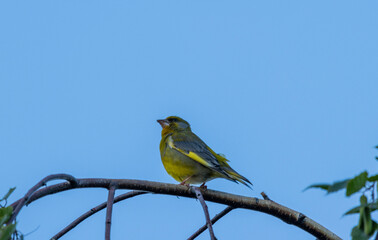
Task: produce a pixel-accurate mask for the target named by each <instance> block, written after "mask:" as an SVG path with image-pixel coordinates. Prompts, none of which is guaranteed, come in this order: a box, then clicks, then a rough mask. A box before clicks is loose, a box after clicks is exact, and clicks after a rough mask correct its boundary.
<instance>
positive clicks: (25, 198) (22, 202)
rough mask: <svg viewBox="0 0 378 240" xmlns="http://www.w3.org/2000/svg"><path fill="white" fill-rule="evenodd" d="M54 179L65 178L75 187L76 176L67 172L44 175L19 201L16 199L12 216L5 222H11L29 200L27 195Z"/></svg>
mask: <svg viewBox="0 0 378 240" xmlns="http://www.w3.org/2000/svg"><path fill="white" fill-rule="evenodd" d="M56 179H63V180H67V181H69V184H70V185H71V186H72V187H76V185H77V180H76V178H74V177H73V176H71V175H68V174H63V173H62V174H52V175H49V176H47V177H45V178H44V179H42V180H41V181H39V182H38V183H37V184H36V185H34V186H33V187H32V188H31V189H30V190H29V191H28V192H27V193H26V194H25V196H24V197H23V198H21V199H20V200H19V201H18V204H17V206H16V208H15V210H14V211H13V214H12V217H11V218H10V219H9V220H8V222H7V224H9V223H11V222H13V221H14V220H15V219H16V217H17V215H18V213H19V212H20V211H21V208H22V207H23V206H24V205H25V203H27V201H28V200H29V197H30V196H31V195H32V194H33V193H34V192H35V191H37V190H38V188H40V187H42V186H44V185H46V183H47V182H49V181H51V180H56Z"/></svg>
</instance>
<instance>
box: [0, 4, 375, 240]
mask: <svg viewBox="0 0 378 240" xmlns="http://www.w3.org/2000/svg"><path fill="white" fill-rule="evenodd" d="M377 12H378V3H377V2H376V1H260V2H257V1H222V0H220V1H214V0H208V1H120V0H115V1H96V0H91V1H89V0H80V1H2V2H1V3H0V29H1V37H0V114H1V116H0V161H1V182H0V195H2V194H4V193H5V192H6V191H7V190H8V188H10V187H14V186H16V187H17V189H16V191H15V193H14V194H13V195H12V197H11V199H10V202H13V201H14V200H16V199H18V198H20V197H21V196H23V194H25V193H26V191H27V190H28V189H29V188H30V187H31V186H32V185H34V184H35V183H36V182H38V181H39V180H40V179H42V178H43V177H45V176H46V175H49V174H52V173H69V174H72V175H74V176H76V177H85V178H89V177H104V178H131V179H144V180H152V181H161V182H168V183H175V181H174V180H173V179H172V178H171V177H170V176H169V175H168V174H167V173H166V172H165V170H164V168H163V165H162V163H161V160H160V154H159V148H158V145H159V142H160V132H161V127H160V126H159V125H158V124H157V123H156V119H160V118H164V117H167V116H169V115H178V116H181V117H183V118H184V119H186V120H187V121H189V122H190V123H191V125H192V129H193V131H194V132H195V133H196V134H197V135H199V136H200V137H201V138H202V139H203V140H205V141H206V142H207V144H208V145H209V146H210V147H212V148H213V149H214V150H215V151H216V152H220V153H223V154H225V155H226V156H227V158H229V159H230V160H231V166H233V168H235V169H236V170H237V171H239V172H240V173H241V174H243V175H244V176H246V177H247V178H249V179H250V180H251V181H252V182H253V183H254V190H253V191H251V190H249V189H248V188H246V187H245V186H243V185H240V184H239V185H237V184H234V183H232V182H229V181H227V180H223V179H217V180H213V181H212V182H209V183H208V187H209V188H211V189H216V190H220V191H226V192H230V193H235V194H242V195H247V196H253V197H261V196H260V192H261V191H265V192H266V193H267V194H268V195H269V196H270V197H271V198H272V199H273V200H275V201H277V202H278V203H281V204H283V205H285V206H288V207H290V208H293V209H295V210H297V211H300V212H303V213H304V214H306V215H307V216H309V217H311V218H313V219H314V220H316V221H318V222H319V223H321V224H322V225H324V226H326V227H327V228H329V229H330V230H331V231H334V232H335V233H336V234H338V235H339V236H340V237H342V238H344V239H348V238H349V233H350V230H351V228H352V227H353V226H354V225H355V224H357V221H358V216H349V217H341V216H342V214H343V213H344V212H345V211H347V210H349V209H350V208H351V207H353V206H355V205H356V204H357V203H358V197H352V198H351V199H346V198H345V197H344V193H341V192H340V193H337V194H334V195H329V196H325V194H324V193H323V192H321V191H319V190H310V191H306V192H302V190H303V189H304V188H305V187H306V186H308V185H310V184H313V183H319V182H332V181H334V180H342V179H344V178H347V177H352V176H354V175H355V174H358V173H359V172H361V171H363V170H368V171H369V172H371V173H373V172H377V170H378V168H377V162H376V161H375V160H374V157H375V156H376V155H378V154H377V151H376V150H375V149H374V146H375V145H377V144H378V136H377V132H378V111H377V109H378V108H377V106H378V31H377V30H378V14H377ZM123 192H125V191H124V190H123V191H117V192H116V194H120V193H123ZM106 198H107V191H106V190H104V189H86V190H73V191H69V192H64V193H60V194H56V195H52V196H48V197H45V198H43V199H41V200H39V201H37V202H35V203H33V204H31V205H29V206H28V207H26V208H24V209H23V210H22V212H21V214H20V215H19V218H18V220H19V225H18V228H19V230H21V231H22V232H23V233H24V234H28V233H30V232H32V233H30V234H29V235H27V237H26V239H27V240H29V239H30V240H32V239H48V238H50V237H52V236H53V235H54V234H55V233H57V232H58V231H60V230H61V229H62V228H63V227H65V226H66V225H67V224H68V223H70V222H71V221H72V220H73V219H75V218H76V217H78V216H79V215H80V214H82V213H83V212H85V211H87V210H89V209H90V208H92V207H94V206H95V205H97V204H99V203H101V202H103V201H105V200H106ZM209 208H210V213H211V215H212V216H214V215H215V214H216V213H217V212H219V211H221V210H222V209H223V208H224V206H222V205H218V204H212V203H209ZM104 222H105V212H101V213H98V214H97V215H95V216H93V217H91V218H90V219H89V220H87V221H85V222H83V223H82V224H80V225H79V226H78V227H77V228H76V229H74V230H73V231H71V232H70V233H69V234H67V235H66V236H65V237H63V238H62V239H103V238H104V229H105V224H104ZM204 222H205V219H204V216H203V212H202V208H201V206H200V204H199V202H198V201H196V200H193V199H186V198H180V199H178V198H176V197H172V196H161V195H146V196H140V197H136V198H134V199H131V200H127V201H124V202H121V203H118V204H116V205H115V209H114V215H113V225H112V237H113V239H126V238H127V239H185V238H187V237H188V236H189V235H191V234H192V233H193V232H194V231H195V230H197V228H198V227H200V226H202V224H204ZM214 230H215V233H216V236H218V238H219V239H314V237H313V236H311V235H309V234H308V233H306V232H304V231H302V230H301V229H299V228H297V227H294V226H291V225H287V224H286V223H284V222H282V221H281V220H278V219H276V218H274V217H272V216H269V215H266V214H262V213H259V212H253V211H247V210H235V211H233V212H231V213H230V214H229V215H227V216H226V217H224V218H223V219H221V221H219V222H218V223H216V224H215V226H214ZM199 239H208V233H207V232H206V233H204V234H203V235H202V236H201V237H200V238H199Z"/></svg>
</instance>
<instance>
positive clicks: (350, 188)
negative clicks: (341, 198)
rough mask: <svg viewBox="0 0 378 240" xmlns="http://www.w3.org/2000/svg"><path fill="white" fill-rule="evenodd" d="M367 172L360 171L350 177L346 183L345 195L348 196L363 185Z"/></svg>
mask: <svg viewBox="0 0 378 240" xmlns="http://www.w3.org/2000/svg"><path fill="white" fill-rule="evenodd" d="M367 176H368V173H367V172H366V171H365V172H362V173H361V174H360V175H358V176H356V177H354V178H352V179H351V180H350V181H349V182H348V184H347V191H346V195H347V196H348V197H349V196H350V195H352V194H353V193H356V192H358V191H359V190H361V188H363V187H365V184H366V181H367Z"/></svg>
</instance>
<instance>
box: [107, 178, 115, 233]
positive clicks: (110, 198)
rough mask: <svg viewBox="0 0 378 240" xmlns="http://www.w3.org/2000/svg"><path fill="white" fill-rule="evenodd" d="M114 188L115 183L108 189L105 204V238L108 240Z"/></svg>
mask: <svg viewBox="0 0 378 240" xmlns="http://www.w3.org/2000/svg"><path fill="white" fill-rule="evenodd" d="M115 190H116V185H115V184H114V185H112V186H111V187H110V189H109V194H108V202H107V204H106V220H105V240H110V227H111V226H112V212H113V203H114V194H115Z"/></svg>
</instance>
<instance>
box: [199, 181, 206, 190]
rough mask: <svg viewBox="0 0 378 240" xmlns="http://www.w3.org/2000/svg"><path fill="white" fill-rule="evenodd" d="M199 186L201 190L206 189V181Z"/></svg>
mask: <svg viewBox="0 0 378 240" xmlns="http://www.w3.org/2000/svg"><path fill="white" fill-rule="evenodd" d="M200 188H201V189H203V190H207V186H206V182H204V183H202V184H201V186H200Z"/></svg>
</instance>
